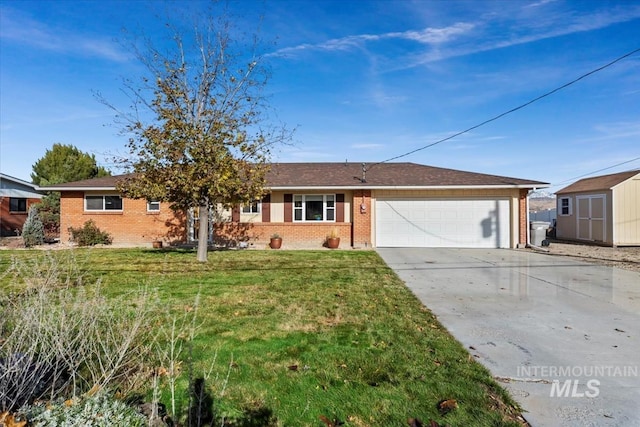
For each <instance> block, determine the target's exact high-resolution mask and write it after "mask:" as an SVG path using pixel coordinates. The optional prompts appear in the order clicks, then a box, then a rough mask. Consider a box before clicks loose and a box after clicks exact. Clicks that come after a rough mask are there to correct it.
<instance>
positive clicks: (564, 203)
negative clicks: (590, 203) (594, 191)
mask: <svg viewBox="0 0 640 427" xmlns="http://www.w3.org/2000/svg"><path fill="white" fill-rule="evenodd" d="M572 214H573V210H572V206H571V197H560V198H559V199H558V215H563V216H566V215H572Z"/></svg>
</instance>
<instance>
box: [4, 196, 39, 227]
mask: <svg viewBox="0 0 640 427" xmlns="http://www.w3.org/2000/svg"><path fill="white" fill-rule="evenodd" d="M10 199H11V197H9V196H3V197H0V236H17V235H18V233H17V232H16V230H19V231H20V233H21V232H22V227H23V226H24V222H25V221H26V220H27V216H28V214H29V207H31V205H33V204H35V203H40V201H41V200H40V199H35V198H34V199H27V210H26V212H9V200H10Z"/></svg>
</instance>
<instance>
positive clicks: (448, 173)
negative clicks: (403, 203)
mask: <svg viewBox="0 0 640 427" xmlns="http://www.w3.org/2000/svg"><path fill="white" fill-rule="evenodd" d="M366 168H367V169H368V170H367V172H366V174H365V178H366V182H362V181H361V179H362V176H363V174H362V163H275V164H273V165H272V169H271V172H270V173H269V175H268V176H267V182H268V183H269V186H270V187H363V188H367V187H414V186H415V187H425V186H436V187H439V186H531V187H534V186H536V187H537V186H546V185H547V184H546V183H543V182H538V181H530V180H524V179H518V178H509V177H504V176H497V175H486V174H481V173H475V172H464V171H459V170H454V169H444V168H437V167H433V166H425V165H419V164H416V163H380V164H369V165H366Z"/></svg>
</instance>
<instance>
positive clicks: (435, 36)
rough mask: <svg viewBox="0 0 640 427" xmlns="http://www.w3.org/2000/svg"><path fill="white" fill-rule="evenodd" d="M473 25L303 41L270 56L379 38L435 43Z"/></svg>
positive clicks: (347, 46) (338, 47) (354, 44)
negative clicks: (313, 41) (322, 40)
mask: <svg viewBox="0 0 640 427" xmlns="http://www.w3.org/2000/svg"><path fill="white" fill-rule="evenodd" d="M473 28H474V25H473V24H470V23H464V22H459V23H456V24H454V25H451V26H449V27H443V28H430V27H428V28H425V29H422V30H418V31H416V30H409V31H402V32H389V33H383V34H359V35H351V36H346V37H342V38H337V39H331V40H327V41H325V42H322V43H316V44H311V43H304V44H300V45H298V46H292V47H285V48H282V49H279V50H278V51H276V52H274V53H271V54H270V55H272V56H285V55H291V54H294V53H296V52H303V51H307V50H321V51H346V50H349V49H352V48H355V47H360V46H363V45H366V44H367V43H371V42H376V41H380V40H388V39H399V40H408V41H414V42H418V43H421V44H425V45H437V44H441V43H445V42H447V41H450V40H451V39H453V38H455V37H457V36H460V35H463V34H466V33H468V32H470V31H471V30H473Z"/></svg>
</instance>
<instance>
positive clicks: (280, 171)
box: [43, 163, 549, 191]
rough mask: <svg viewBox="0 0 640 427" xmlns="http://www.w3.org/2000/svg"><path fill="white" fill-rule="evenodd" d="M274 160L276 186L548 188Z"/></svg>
mask: <svg viewBox="0 0 640 427" xmlns="http://www.w3.org/2000/svg"><path fill="white" fill-rule="evenodd" d="M364 169H365V171H364V173H363V166H362V163H273V164H272V165H271V170H270V171H269V173H268V174H267V177H266V178H267V187H269V188H272V189H287V188H290V189H296V188H297V189H302V188H342V189H358V188H365V189H370V188H434V187H440V188H442V187H444V188H446V187H450V188H455V187H499V188H544V187H548V186H549V184H548V183H546V182H541V181H534V180H527V179H520V178H511V177H505V176H498V175H488V174H482V173H476V172H466V171H460V170H454V169H446V168H439V167H433V166H426V165H420V164H416V163H378V164H375V163H373V164H365V168H364ZM124 177H125V175H117V176H109V177H103V178H94V179H89V180H84V181H76V182H68V183H65V184H57V185H55V186H50V187H43V189H47V190H57V191H64V190H109V189H114V188H115V186H116V183H117V181H118V180H120V179H122V178H124Z"/></svg>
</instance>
